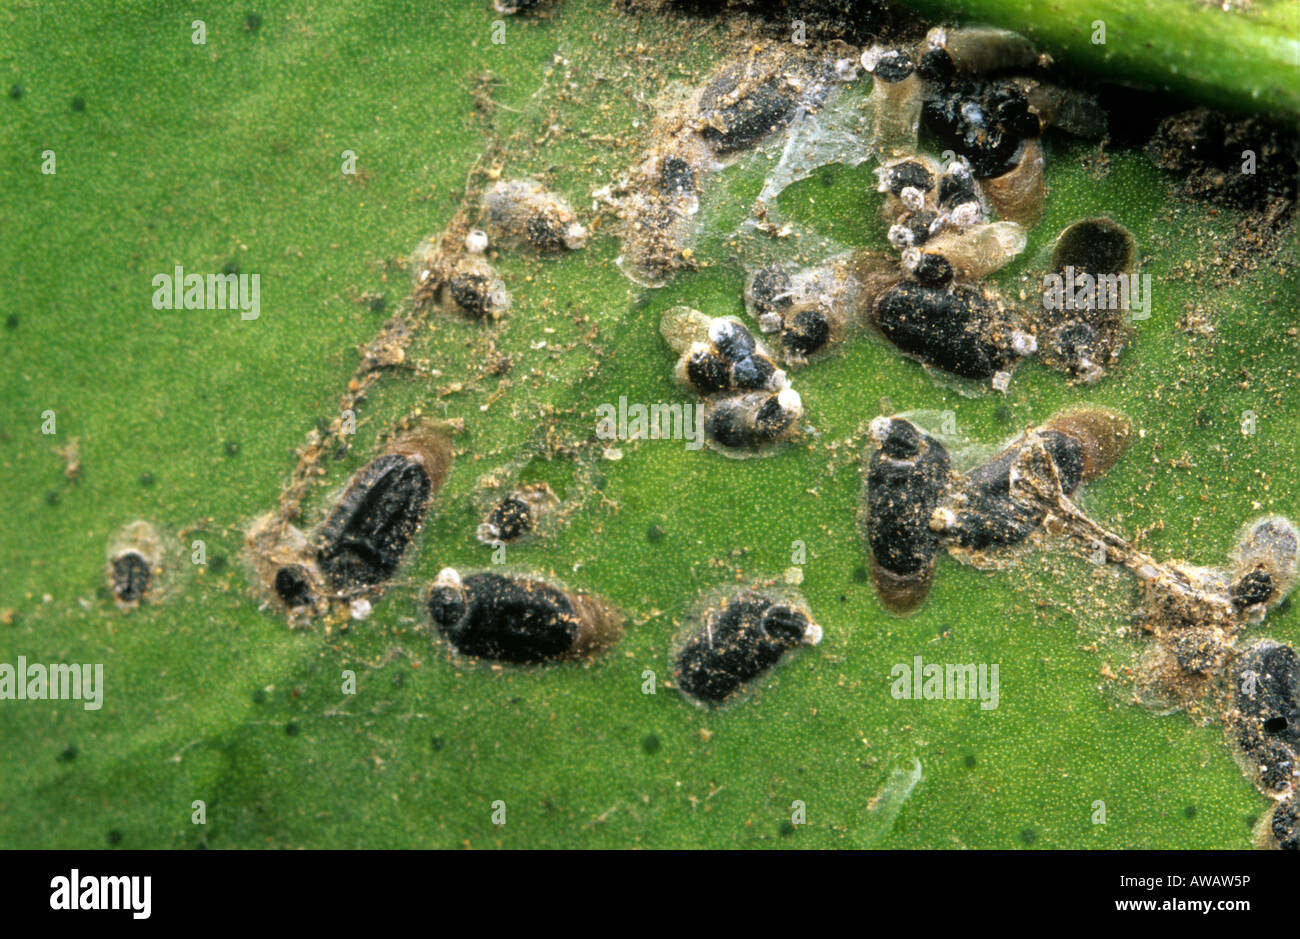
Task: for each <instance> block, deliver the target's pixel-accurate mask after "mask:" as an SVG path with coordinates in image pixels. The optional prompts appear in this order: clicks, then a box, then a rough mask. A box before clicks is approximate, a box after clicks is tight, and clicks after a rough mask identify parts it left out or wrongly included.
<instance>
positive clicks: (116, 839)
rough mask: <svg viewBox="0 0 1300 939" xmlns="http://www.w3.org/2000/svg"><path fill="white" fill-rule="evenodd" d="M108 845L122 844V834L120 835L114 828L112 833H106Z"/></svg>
mask: <svg viewBox="0 0 1300 939" xmlns="http://www.w3.org/2000/svg"><path fill="white" fill-rule="evenodd" d="M108 843H109V844H121V843H122V833H121V832H120V831H118V830H117V829H116V828H114V829H113V830H112V831H110V832H109V833H108Z"/></svg>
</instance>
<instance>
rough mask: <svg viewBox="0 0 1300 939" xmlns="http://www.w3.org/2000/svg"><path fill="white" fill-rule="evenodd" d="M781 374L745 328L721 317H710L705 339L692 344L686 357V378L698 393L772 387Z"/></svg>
mask: <svg viewBox="0 0 1300 939" xmlns="http://www.w3.org/2000/svg"><path fill="white" fill-rule="evenodd" d="M784 374H785V373H784V372H782V371H781V370H780V369H778V368H777V367H776V363H775V362H773V361H772V359H771V357H770V356H768V355H767V354H766V353H764V352H762V351H760V350H759V349H758V348H757V345H756V343H755V341H754V337H753V335H752V334H751V333H750V331H749V330H748V329H746V328H745V327H744V326H742V325H741V324H740V323H736V322H733V321H731V320H725V319H717V320H714V321H713V323H712V324H711V325H710V327H709V343H708V344H705V343H698V344H696V345H695V346H694V347H693V348H692V350H691V352H690V355H689V357H688V358H687V360H686V379H687V381H688V383H689V384H690V385H691V387H693V388H694V389H695V391H697V392H698V393H699V394H701V395H710V394H715V393H717V392H719V391H760V390H764V389H772V388H774V387H775V385H776V384H777V383H778V382H779V381H781V380H782V379H783V378H784Z"/></svg>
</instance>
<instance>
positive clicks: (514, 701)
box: [510, 695, 524, 704]
mask: <svg viewBox="0 0 1300 939" xmlns="http://www.w3.org/2000/svg"><path fill="white" fill-rule="evenodd" d="M523 700H524V699H523V698H521V697H519V695H515V696H514V697H513V698H511V699H510V703H511V704H518V703H519V702H521V701H523Z"/></svg>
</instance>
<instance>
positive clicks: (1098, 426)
mask: <svg viewBox="0 0 1300 939" xmlns="http://www.w3.org/2000/svg"><path fill="white" fill-rule="evenodd" d="M1042 429H1043V430H1054V431H1056V432H1057V433H1062V434H1065V435H1066V436H1067V437H1072V438H1074V439H1075V440H1077V441H1079V443H1080V444H1081V445H1082V447H1081V449H1080V451H1079V452H1080V455H1081V457H1082V459H1083V474H1082V476H1081V477H1080V482H1085V483H1086V482H1091V481H1092V480H1094V479H1097V478H1098V477H1099V476H1101V475H1102V474H1103V473H1105V472H1107V471H1108V470H1109V469H1110V468H1111V467H1112V466H1114V465H1115V464H1116V463H1117V462H1119V458H1120V457H1122V456H1123V455H1124V453H1125V451H1127V450H1128V447H1129V444H1130V443H1131V442H1132V439H1133V424H1132V422H1131V421H1130V420H1129V419H1128V418H1127V417H1125V416H1124V415H1123V414H1120V413H1119V412H1118V411H1112V410H1110V409H1108V408H1097V407H1087V408H1077V409H1070V410H1066V411H1061V412H1059V413H1057V414H1055V415H1053V416H1052V418H1051V419H1050V420H1049V421H1048V422H1047V423H1046V424H1044V425H1043V428H1042Z"/></svg>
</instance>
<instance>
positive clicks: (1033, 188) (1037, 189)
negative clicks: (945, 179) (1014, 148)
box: [980, 139, 1047, 228]
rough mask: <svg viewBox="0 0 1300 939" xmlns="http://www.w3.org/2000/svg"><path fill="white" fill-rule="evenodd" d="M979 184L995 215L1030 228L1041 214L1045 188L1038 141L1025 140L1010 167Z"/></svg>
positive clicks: (1045, 197) (1044, 201)
mask: <svg viewBox="0 0 1300 939" xmlns="http://www.w3.org/2000/svg"><path fill="white" fill-rule="evenodd" d="M980 185H981V188H982V189H983V190H984V195H985V197H986V198H987V199H988V200H989V204H990V205H992V206H993V209H994V211H995V212H997V214H998V217H999V218H1001V219H1002V220H1004V221H1008V222H1017V223H1019V224H1020V225H1023V226H1024V227H1025V228H1032V227H1033V226H1034V225H1035V224H1037V222H1038V220H1039V219H1040V218H1041V217H1042V215H1043V207H1044V205H1045V204H1046V202H1047V189H1046V187H1045V186H1044V183H1043V149H1042V147H1040V146H1039V144H1038V141H1037V140H1034V139H1029V140H1026V141H1025V142H1024V143H1023V145H1022V146H1021V151H1020V156H1019V159H1018V160H1017V162H1016V165H1015V167H1014V168H1012V169H1011V170H1010V171H1008V172H1006V173H1003V174H1002V175H1001V176H995V177H993V178H992V179H985V180H981V182H980Z"/></svg>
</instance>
